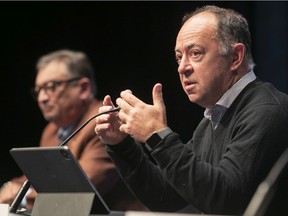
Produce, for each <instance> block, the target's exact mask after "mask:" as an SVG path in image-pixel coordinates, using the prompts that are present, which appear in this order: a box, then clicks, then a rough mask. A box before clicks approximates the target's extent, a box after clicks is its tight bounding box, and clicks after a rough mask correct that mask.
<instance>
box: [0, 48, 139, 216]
mask: <svg viewBox="0 0 288 216" xmlns="http://www.w3.org/2000/svg"><path fill="white" fill-rule="evenodd" d="M96 94H97V86H96V80H95V74H94V70H93V68H92V65H91V63H90V61H89V59H88V57H87V56H86V55H85V54H84V53H83V52H75V51H71V50H59V51H55V52H52V53H49V54H47V55H44V56H42V57H41V58H40V59H39V60H38V63H37V74H36V78H35V87H34V88H32V95H33V97H34V99H35V100H36V101H37V103H38V106H39V108H40V110H41V112H42V114H43V116H44V118H45V119H46V120H47V121H48V124H47V126H46V127H45V128H44V130H43V133H42V136H41V140H40V146H41V147H47V146H57V145H60V144H61V143H62V142H63V141H64V140H65V139H66V138H67V137H69V136H70V135H71V134H72V133H73V132H74V131H75V130H76V129H77V128H79V127H80V126H81V125H82V124H83V123H84V122H85V121H87V120H88V119H89V118H90V117H92V116H93V115H95V114H97V112H98V109H99V107H100V106H101V105H102V101H100V100H98V99H96ZM67 146H68V147H69V148H70V150H71V151H72V152H73V154H74V156H75V157H76V158H77V159H78V160H79V163H80V165H81V167H82V168H83V170H84V171H85V173H86V174H87V176H88V177H89V179H90V180H91V182H92V183H93V184H94V186H95V187H96V188H97V190H98V191H99V193H100V194H101V195H102V196H103V198H104V200H105V201H106V203H107V205H108V207H109V208H110V209H111V210H118V211H125V210H145V208H144V206H142V205H141V204H140V202H138V200H136V199H135V198H134V196H133V195H132V194H131V193H130V191H129V190H128V188H127V187H126V186H125V185H124V183H123V182H122V179H121V178H120V177H119V175H118V173H117V172H116V169H115V166H114V164H113V163H112V161H111V160H110V158H109V156H108V154H107V153H106V151H105V149H104V145H103V143H102V142H101V141H100V139H99V137H98V136H95V133H94V125H93V124H90V125H89V124H88V125H86V126H85V128H83V129H82V130H81V131H80V132H79V133H78V134H77V135H75V136H74V137H73V138H72V139H71V140H70V141H69V142H68V143H67ZM25 179H26V178H25V176H21V177H19V178H14V179H12V180H11V181H9V182H8V183H5V184H4V185H3V186H2V188H1V191H0V202H2V203H10V204H11V203H12V201H13V199H14V197H15V196H16V194H17V192H18V190H19V188H20V187H21V185H22V184H23V182H24V180H25ZM35 197H36V192H35V190H33V189H32V188H31V190H30V191H29V193H28V195H27V196H26V198H25V201H26V204H25V205H26V208H27V209H31V208H32V207H33V203H34V200H35ZM22 204H23V203H22Z"/></svg>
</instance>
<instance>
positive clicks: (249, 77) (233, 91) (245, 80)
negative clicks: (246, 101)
mask: <svg viewBox="0 0 288 216" xmlns="http://www.w3.org/2000/svg"><path fill="white" fill-rule="evenodd" d="M255 79H256V76H255V73H254V71H253V70H251V71H250V72H248V73H247V74H245V75H244V76H243V77H242V78H241V79H240V80H238V82H236V83H235V84H234V85H233V86H232V87H231V88H230V89H228V90H227V91H226V92H225V93H224V94H223V96H222V97H221V98H220V99H219V100H218V101H217V103H216V105H218V106H224V107H226V109H222V110H223V113H222V115H221V118H222V116H223V115H224V113H225V111H226V110H227V109H228V108H229V107H230V106H231V104H232V103H233V101H234V100H235V98H236V97H237V96H238V95H239V94H240V92H241V91H242V90H243V89H244V88H245V87H246V86H247V85H248V84H249V83H250V82H252V81H254V80H255ZM212 111H213V108H210V109H209V108H206V109H205V111H204V117H205V118H208V119H209V120H210V121H211V115H212ZM221 118H220V119H219V121H220V120H221Z"/></svg>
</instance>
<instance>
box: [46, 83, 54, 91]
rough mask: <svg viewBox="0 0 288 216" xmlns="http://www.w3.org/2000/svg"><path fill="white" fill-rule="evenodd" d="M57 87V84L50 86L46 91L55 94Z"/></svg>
mask: <svg viewBox="0 0 288 216" xmlns="http://www.w3.org/2000/svg"><path fill="white" fill-rule="evenodd" d="M56 88H57V86H56V85H55V84H51V85H49V86H46V90H47V91H50V92H54V91H55V90H56Z"/></svg>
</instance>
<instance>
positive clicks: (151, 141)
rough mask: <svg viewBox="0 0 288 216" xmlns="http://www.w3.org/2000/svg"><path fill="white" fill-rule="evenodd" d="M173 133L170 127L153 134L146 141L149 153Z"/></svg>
mask: <svg viewBox="0 0 288 216" xmlns="http://www.w3.org/2000/svg"><path fill="white" fill-rule="evenodd" d="M172 132H173V131H172V130H171V129H170V128H169V127H165V128H163V129H161V130H158V131H155V132H153V133H152V135H151V136H150V137H149V138H148V139H147V140H146V141H145V147H146V149H148V151H152V150H153V149H154V148H156V146H158V145H159V144H160V143H161V142H162V141H163V140H164V139H165V138H166V137H167V136H168V135H169V134H171V133H172Z"/></svg>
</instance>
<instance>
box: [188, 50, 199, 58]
mask: <svg viewBox="0 0 288 216" xmlns="http://www.w3.org/2000/svg"><path fill="white" fill-rule="evenodd" d="M199 55H201V53H200V52H199V51H197V50H194V51H191V52H190V56H192V57H198V56H199Z"/></svg>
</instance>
